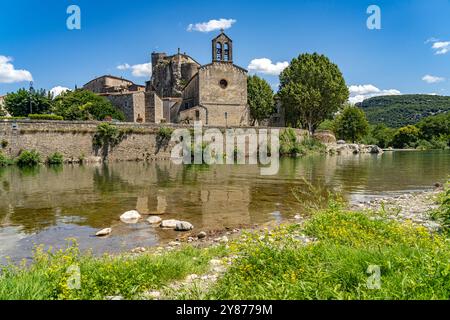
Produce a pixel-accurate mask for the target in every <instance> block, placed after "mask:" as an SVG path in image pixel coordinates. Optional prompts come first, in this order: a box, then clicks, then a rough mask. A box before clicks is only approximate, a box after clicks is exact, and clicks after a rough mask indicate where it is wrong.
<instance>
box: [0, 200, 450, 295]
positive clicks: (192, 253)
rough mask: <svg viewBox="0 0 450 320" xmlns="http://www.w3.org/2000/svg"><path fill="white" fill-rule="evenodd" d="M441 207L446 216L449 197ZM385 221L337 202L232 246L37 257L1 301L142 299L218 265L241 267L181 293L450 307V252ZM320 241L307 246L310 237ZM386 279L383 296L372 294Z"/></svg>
mask: <svg viewBox="0 0 450 320" xmlns="http://www.w3.org/2000/svg"><path fill="white" fill-rule="evenodd" d="M442 199H443V200H442V206H443V208H444V209H447V210H448V209H449V206H450V204H449V202H448V191H447V193H445V194H443V195H442ZM386 214H388V213H386V212H385V213H374V212H349V211H347V210H346V209H345V208H344V207H343V206H342V204H341V203H340V202H336V201H335V200H330V205H329V207H328V208H326V209H322V210H319V211H317V212H316V213H315V214H314V215H313V216H312V218H311V219H309V220H308V221H306V222H305V223H304V224H302V225H299V224H293V225H292V224H290V225H284V226H280V227H278V228H277V229H275V230H272V231H268V230H261V231H257V232H251V233H246V234H245V235H243V236H242V237H241V238H240V239H239V240H236V241H232V242H231V243H229V246H228V247H227V248H225V247H224V246H221V247H216V248H214V247H213V248H206V249H198V248H194V247H191V246H185V247H182V248H181V249H180V250H176V251H173V252H168V253H165V254H163V255H152V254H142V255H137V256H130V255H119V256H111V255H105V256H103V257H94V256H92V255H89V254H88V255H81V254H80V253H79V252H78V250H77V249H76V246H69V247H68V249H66V250H60V251H56V252H54V253H48V252H43V251H42V249H38V250H37V251H36V254H35V258H34V261H33V263H31V264H30V265H29V266H25V265H22V266H13V265H8V266H6V267H4V269H3V273H2V274H1V275H0V300H1V299H104V298H105V297H107V296H116V295H120V296H123V297H124V298H126V299H139V298H140V297H141V296H142V293H144V292H145V291H148V290H163V291H164V288H167V286H168V285H170V284H172V283H173V282H177V281H178V280H181V279H184V278H185V277H186V276H187V275H189V274H199V275H201V274H205V273H207V272H208V270H209V261H210V260H211V259H212V258H222V257H230V256H235V257H237V258H236V259H234V261H233V263H232V265H231V266H230V267H229V269H228V271H227V272H226V273H225V274H224V276H223V277H222V278H220V279H219V280H218V282H216V283H213V284H211V285H210V286H209V287H205V288H200V287H199V288H197V287H195V288H194V289H192V288H189V287H180V288H179V290H177V292H175V293H173V296H172V298H174V299H177V298H188V299H214V300H225V299H237V300H240V299H242V300H248V299H256V300H259V299H269V300H272V299H287V300H289V299H295V300H297V299H299V300H302V299H308V300H309V299H312V300H314V299H320V300H324V299H344V300H353V299H367V300H370V299H380V300H382V299H394V300H396V299H398V300H413V299H414V300H416V299H419V300H421V299H449V298H450V264H449V261H450V243H449V241H448V238H446V234H445V233H444V234H432V233H430V232H429V231H428V230H427V229H425V228H424V227H420V226H417V225H414V224H412V223H408V222H406V223H399V222H394V221H390V220H386V219H385V218H384V217H385V216H387V215H386ZM305 236H306V237H308V238H309V239H312V240H313V241H311V242H308V243H305V242H304V241H303V239H304V237H305ZM73 265H75V266H79V267H80V271H81V289H80V290H71V289H69V288H68V280H69V277H70V274H68V273H67V270H68V269H69V267H70V266H73ZM373 266H376V268H379V270H380V276H381V277H380V282H379V287H377V288H371V287H370V286H369V285H368V284H369V283H370V281H369V280H371V278H372V276H373V273H371V271H370V268H371V267H373Z"/></svg>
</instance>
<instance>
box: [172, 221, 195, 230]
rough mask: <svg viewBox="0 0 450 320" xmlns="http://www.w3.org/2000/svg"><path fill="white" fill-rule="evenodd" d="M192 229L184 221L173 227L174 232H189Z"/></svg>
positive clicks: (190, 225) (189, 224)
mask: <svg viewBox="0 0 450 320" xmlns="http://www.w3.org/2000/svg"><path fill="white" fill-rule="evenodd" d="M192 229H194V226H193V225H192V224H191V223H189V222H186V221H178V223H177V224H176V225H175V230H176V231H191V230H192Z"/></svg>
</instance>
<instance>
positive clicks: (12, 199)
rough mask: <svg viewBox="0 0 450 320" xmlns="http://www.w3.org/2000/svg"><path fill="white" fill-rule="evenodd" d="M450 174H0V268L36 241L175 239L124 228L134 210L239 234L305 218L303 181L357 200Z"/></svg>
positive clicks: (350, 161) (101, 245)
mask: <svg viewBox="0 0 450 320" xmlns="http://www.w3.org/2000/svg"><path fill="white" fill-rule="evenodd" d="M449 175H450V152H448V151H431V152H389V153H385V154H383V155H382V156H375V155H360V156H349V157H324V156H317V157H305V158H300V159H282V161H281V167H280V171H279V174H278V175H276V176H270V177H267V176H261V175H260V171H259V168H258V167H257V166H248V165H244V166H239V165H235V166H211V167H208V166H177V165H174V164H172V163H171V162H155V163H147V164H144V163H113V164H109V165H107V166H106V165H99V166H64V167H61V168H47V167H40V168H38V169H35V170H30V169H28V170H21V169H18V168H17V167H8V168H0V262H3V261H4V260H5V258H6V257H7V256H9V257H11V258H12V259H13V260H19V259H23V258H29V257H31V254H32V250H33V247H34V246H35V244H44V245H46V246H53V247H59V246H62V245H64V243H65V239H67V238H76V239H77V240H78V242H79V244H80V247H81V248H82V249H88V248H92V249H93V250H94V252H96V253H101V252H105V251H106V252H118V251H123V250H129V249H132V248H135V247H138V246H151V245H157V244H159V243H161V242H162V241H167V240H173V239H174V238H175V237H176V236H177V234H176V233H175V232H174V231H167V230H161V229H159V228H155V227H151V226H149V225H148V224H147V223H145V222H142V223H139V224H137V225H125V224H122V223H121V222H120V221H119V216H120V215H121V214H122V213H123V212H125V211H128V210H133V209H137V210H138V211H140V212H141V213H144V214H146V213H159V214H162V217H163V218H164V219H170V218H174V219H182V220H186V221H189V222H191V223H193V224H194V226H195V230H196V231H200V230H211V229H222V228H224V227H230V228H233V227H239V226H246V225H253V224H262V223H266V222H269V221H273V220H282V219H289V218H292V217H293V216H294V215H295V214H297V213H301V211H302V205H301V204H300V203H299V201H298V200H297V199H296V197H294V195H293V192H292V190H293V189H300V190H307V189H306V188H305V181H308V182H310V183H312V184H313V185H315V186H317V187H320V188H321V189H322V190H324V191H326V190H330V191H334V192H340V193H342V194H343V195H344V196H345V197H346V198H347V199H349V200H350V201H358V200H361V199H366V198H368V197H373V196H379V195H387V194H391V193H404V192H412V191H418V190H426V189H431V188H433V185H434V184H435V183H436V182H441V183H442V182H444V181H445V180H446V179H447V177H448V176H449ZM302 196H305V197H307V196H308V195H307V194H303V195H302ZM144 221H145V220H144ZM106 227H112V228H113V230H114V232H113V235H112V236H111V237H109V238H105V239H98V238H96V237H95V236H94V234H95V233H96V231H98V230H99V229H102V228H106Z"/></svg>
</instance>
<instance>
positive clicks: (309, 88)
mask: <svg viewBox="0 0 450 320" xmlns="http://www.w3.org/2000/svg"><path fill="white" fill-rule="evenodd" d="M278 95H279V97H280V99H281V103H282V105H283V107H284V109H285V113H286V122H287V125H290V126H292V127H300V126H301V127H303V128H306V129H308V130H309V131H310V132H311V133H313V132H314V131H315V130H316V129H317V127H318V126H319V124H320V123H321V122H322V121H323V120H325V119H328V118H332V116H333V114H334V113H335V112H337V111H338V110H339V109H340V108H341V107H342V105H343V104H344V103H345V102H346V101H347V99H348V97H349V90H348V88H347V85H346V84H345V80H344V78H343V76H342V73H341V71H340V70H339V68H338V66H337V65H336V64H334V63H332V62H331V61H330V60H329V59H328V58H327V57H325V56H324V55H319V54H317V53H314V54H302V55H300V56H299V57H298V58H294V59H293V60H292V61H291V63H290V65H289V67H288V68H286V69H285V70H284V71H283V72H282V73H281V75H280V91H279V93H278Z"/></svg>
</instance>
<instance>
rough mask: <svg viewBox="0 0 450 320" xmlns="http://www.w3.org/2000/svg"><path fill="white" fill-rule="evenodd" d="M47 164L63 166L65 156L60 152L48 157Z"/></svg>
mask: <svg viewBox="0 0 450 320" xmlns="http://www.w3.org/2000/svg"><path fill="white" fill-rule="evenodd" d="M46 163H47V164H49V165H61V164H63V163H64V156H63V155H62V154H61V153H59V152H55V153H53V154H51V155H49V156H48V157H47V161H46Z"/></svg>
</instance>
